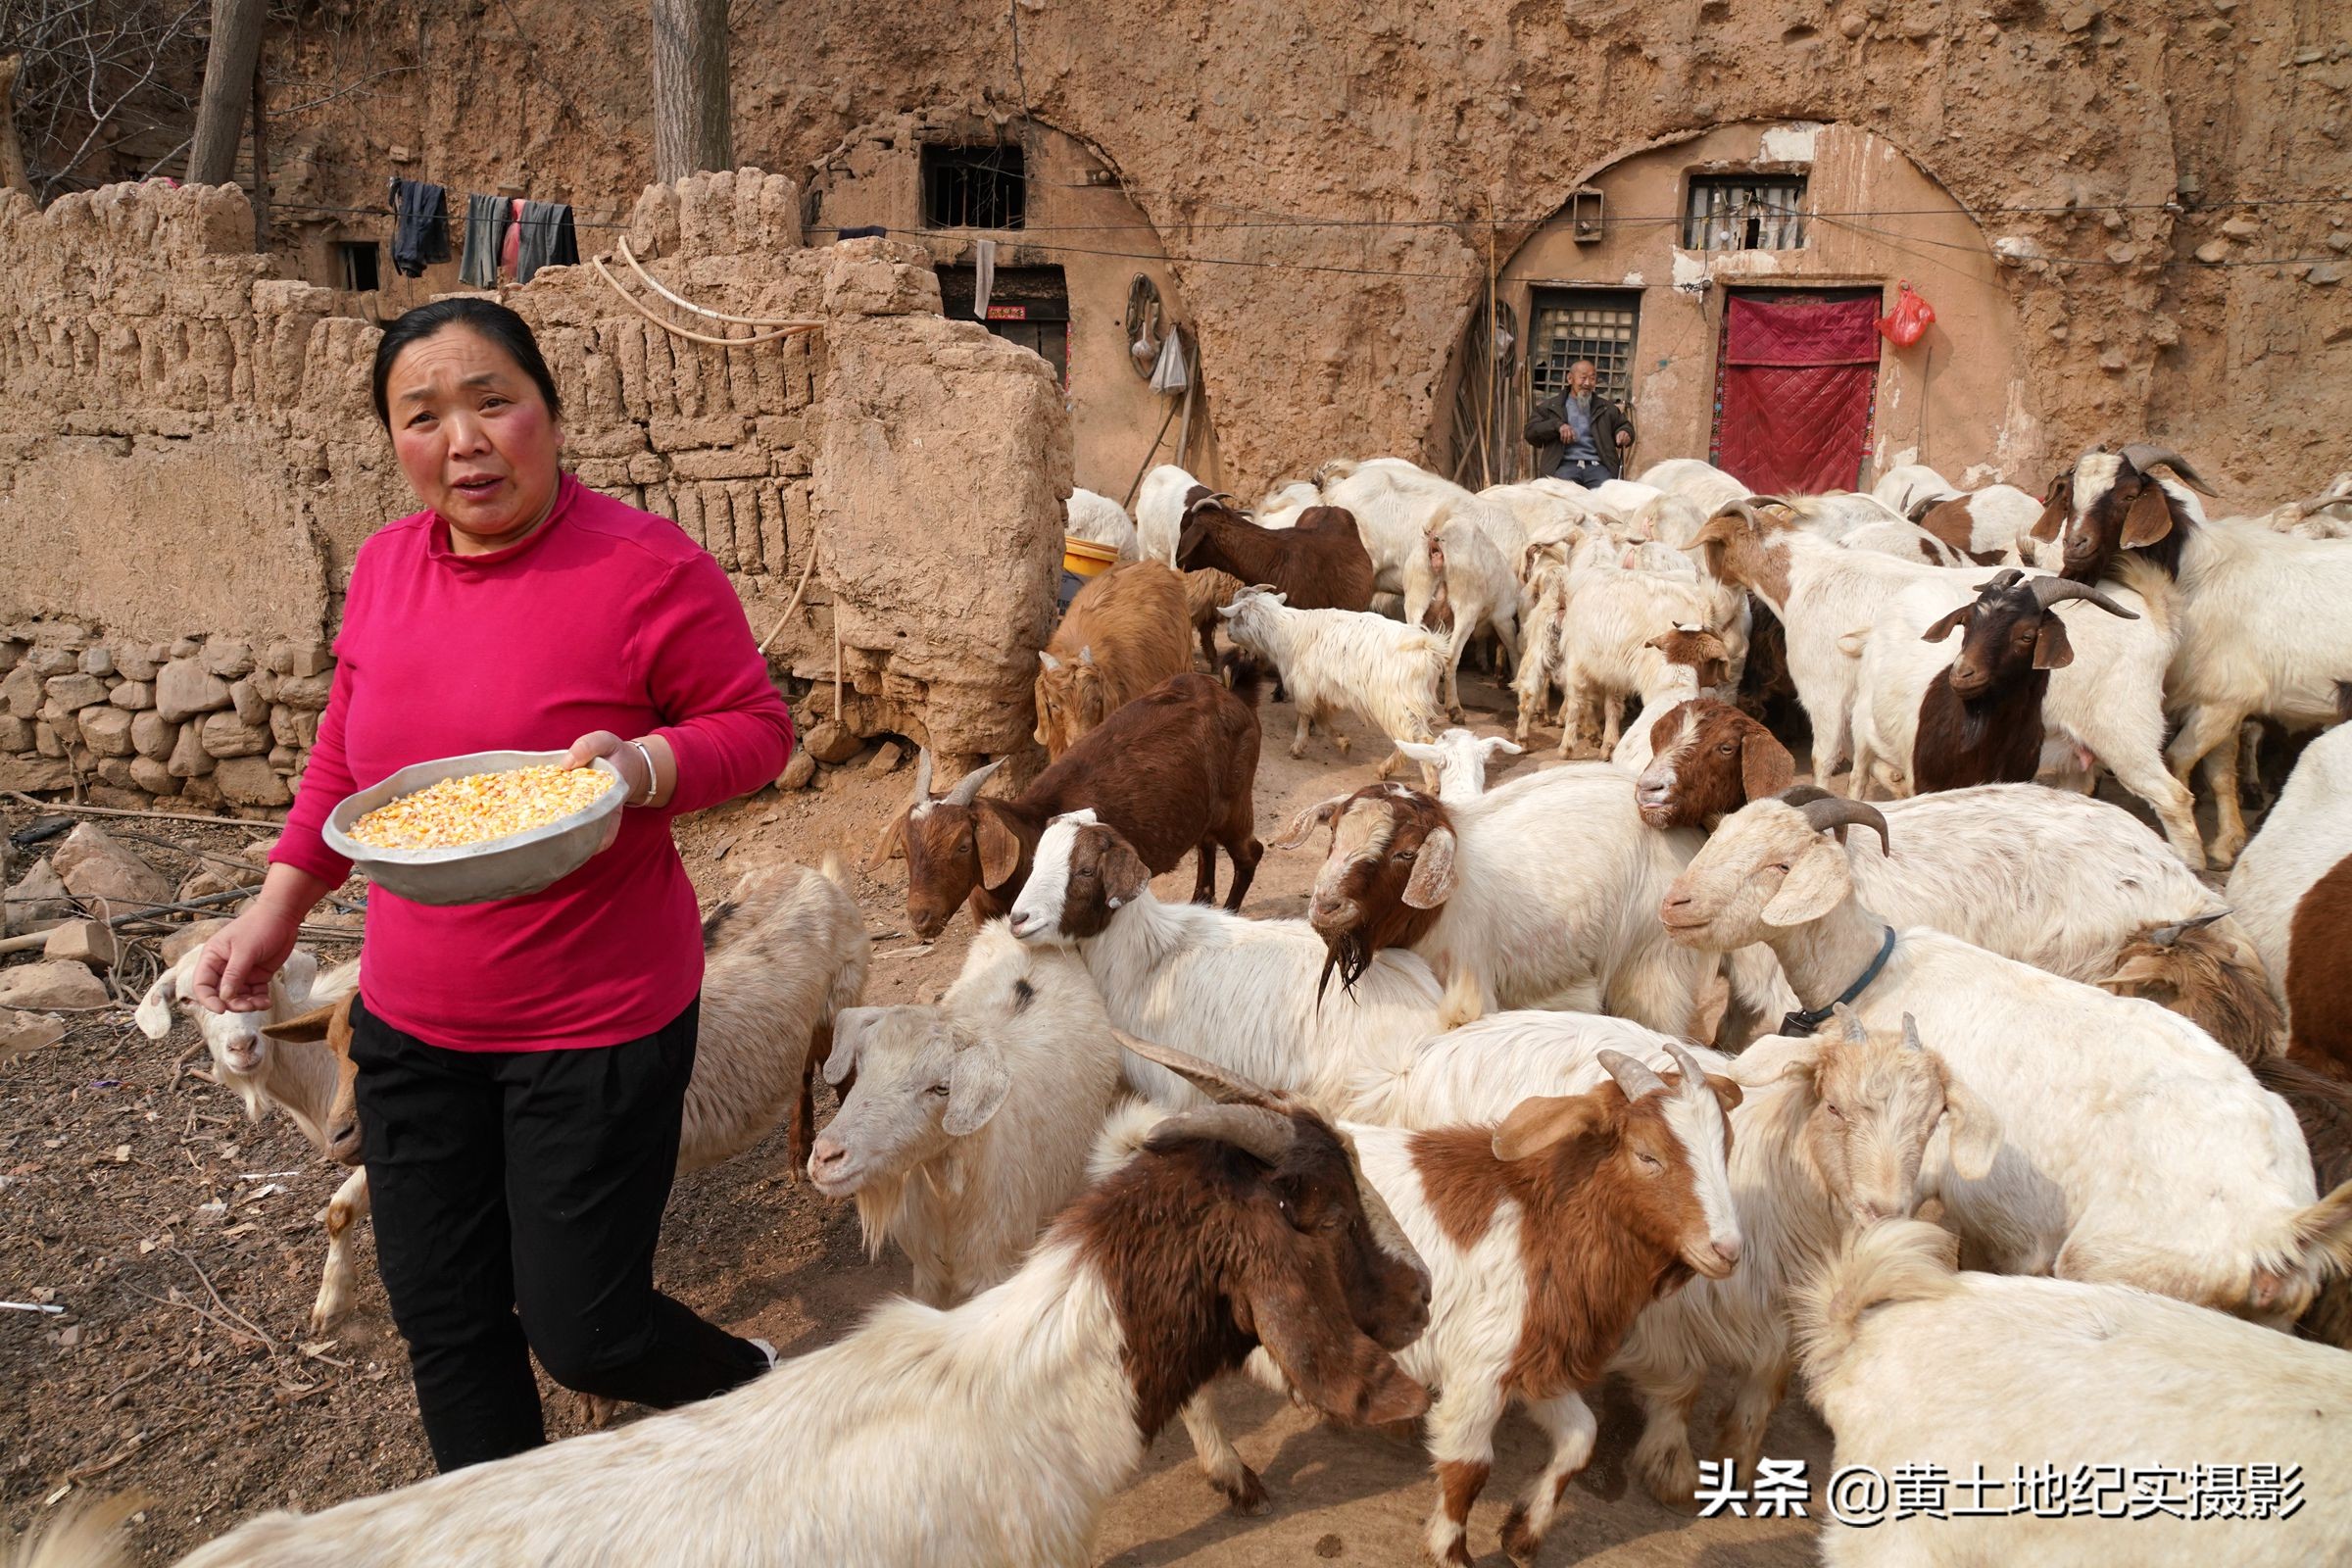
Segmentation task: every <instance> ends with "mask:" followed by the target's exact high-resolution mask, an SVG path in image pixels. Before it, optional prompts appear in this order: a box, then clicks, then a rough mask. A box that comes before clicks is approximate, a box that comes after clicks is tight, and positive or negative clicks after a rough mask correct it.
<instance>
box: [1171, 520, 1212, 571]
mask: <svg viewBox="0 0 2352 1568" xmlns="http://www.w3.org/2000/svg"><path fill="white" fill-rule="evenodd" d="M1207 534H1208V525H1207V524H1206V523H1201V522H1188V523H1186V524H1185V525H1184V532H1182V533H1181V534H1178V535H1177V536H1176V559H1177V560H1178V561H1179V562H1181V561H1183V560H1184V558H1185V557H1187V556H1189V555H1191V554H1192V553H1193V551H1194V550H1195V549H1197V548H1199V546H1200V544H1201V540H1202V539H1203V538H1205V537H1207Z"/></svg>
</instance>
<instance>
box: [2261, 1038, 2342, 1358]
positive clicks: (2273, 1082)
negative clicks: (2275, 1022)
mask: <svg viewBox="0 0 2352 1568" xmlns="http://www.w3.org/2000/svg"><path fill="white" fill-rule="evenodd" d="M2253 1066H2254V1081H2255V1082H2256V1083H2258V1084H2260V1085H2262V1087H2263V1088H2265V1089H2268V1090H2269V1091H2270V1092H2271V1093H2272V1094H2274V1095H2277V1096H2278V1098H2279V1099H2280V1100H2283V1101H2285V1102H2286V1108H2287V1109H2289V1110H2291V1111H2293V1112H2294V1113H2295V1122H2296V1124H2297V1125H2298V1126H2300V1127H2301V1128H2302V1129H2303V1142H2304V1144H2305V1146H2306V1147H2308V1148H2309V1149H2310V1150H2311V1173H2312V1177H2313V1179H2314V1183H2315V1185H2316V1186H2317V1188H2318V1190H2319V1191H2321V1192H2323V1193H2327V1192H2333V1191H2334V1190H2335V1189H2336V1188H2337V1187H2340V1186H2341V1185H2343V1184H2344V1183H2345V1182H2348V1181H2352V1084H2347V1083H2345V1082H2344V1081H2343V1080H2342V1079H2340V1078H2332V1077H2329V1076H2327V1074H2326V1073H2322V1072H2315V1071H2313V1070H2312V1069H2311V1068H2310V1067H2309V1066H2306V1065H2305V1064H2304V1063H2302V1062H2300V1061H2295V1060H2291V1059H2289V1058H2287V1057H2284V1056H2272V1057H2268V1058H2266V1059H2264V1060H2261V1061H2257V1062H2255V1063H2254V1064H2253ZM2295 1332H2296V1333H2298V1334H2300V1335H2302V1336H2303V1337H2304V1338H2305V1339H2308V1340H2318V1341H2319V1342H2320V1343H2321V1344H2323V1345H2332V1346H2334V1347H2335V1348H2338V1349H2342V1350H2352V1276H2348V1275H2343V1274H2338V1275H2337V1276H2335V1278H2333V1279H2331V1280H2328V1281H2327V1283H2326V1284H2324V1285H2322V1286H2321V1287H2320V1294H2319V1295H2318V1296H2317V1297H2315V1298H2313V1299H2312V1303H2311V1305H2310V1306H2308V1307H2306V1308H2304V1310H2303V1315H2302V1316H2301V1317H2299V1318H2297V1319H2296V1320H2295Z"/></svg>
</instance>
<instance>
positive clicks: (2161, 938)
mask: <svg viewBox="0 0 2352 1568" xmlns="http://www.w3.org/2000/svg"><path fill="white" fill-rule="evenodd" d="M2228 913H2229V910H2228V909H2216V910H2214V911H2213V912H2212V913H2211V914H2200V915H2196V916H2193V917H2192V918H2189V919H2186V920H2175V921H2174V922H2173V923H2172V924H2171V925H2160V926H2157V927H2155V928H2154V929H2152V930H2150V931H2149V932H2148V940H2149V941H2150V942H2152V943H2154V944H2155V945H2156V946H2157V947H2160V948H2169V947H2171V946H2172V945H2173V944H2174V943H2176V942H2178V941H2180V939H2181V937H2183V936H2185V935H2186V934H2188V933H2189V932H2191V931H2202V930H2203V929H2204V928H2205V927H2207V926H2209V925H2211V924H2213V922H2214V921H2216V920H2219V919H2220V918H2221V917H2222V916H2223V915H2225V914H2228ZM269 1032H270V1031H269V1030H267V1029H265V1030H263V1031H262V1033H264V1034H268V1033H269Z"/></svg>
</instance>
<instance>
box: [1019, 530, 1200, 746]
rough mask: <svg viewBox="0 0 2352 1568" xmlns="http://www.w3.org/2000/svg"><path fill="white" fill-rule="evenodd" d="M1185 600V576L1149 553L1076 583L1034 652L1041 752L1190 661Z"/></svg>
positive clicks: (1068, 740) (1067, 742)
mask: <svg viewBox="0 0 2352 1568" xmlns="http://www.w3.org/2000/svg"><path fill="white" fill-rule="evenodd" d="M1184 601H1185V593H1184V580H1183V579H1182V578H1180V577H1178V576H1177V575H1176V573H1175V572H1173V571H1171V570H1170V569H1169V568H1168V567H1166V566H1164V565H1162V564H1160V563H1158V562H1156V561H1128V562H1122V563H1120V564H1118V565H1115V566H1113V567H1111V568H1110V569H1109V570H1108V571H1105V572H1103V574H1102V575H1101V576H1099V577H1097V578H1095V580H1094V581H1092V582H1090V583H1088V584H1087V585H1086V586H1085V587H1083V588H1081V589H1079V590H1078V597H1077V598H1075V599H1073V600H1071V601H1070V608H1069V610H1068V611H1067V612H1065V613H1063V615H1062V617H1061V624H1060V625H1058V626H1056V627H1054V636H1053V638H1052V640H1051V641H1049V642H1048V643H1047V644H1046V646H1045V647H1044V648H1043V649H1041V650H1039V652H1038V656H1037V660H1038V664H1039V666H1040V667H1039V669H1038V672H1037V693H1036V696H1037V734H1036V739H1037V742H1038V744H1039V745H1041V746H1043V747H1044V748H1045V749H1046V755H1047V756H1048V757H1059V756H1061V754H1062V753H1064V752H1066V751H1068V750H1069V749H1070V747H1071V746H1072V745H1073V744H1074V743H1075V742H1076V741H1077V739H1078V737H1080V736H1081V735H1084V734H1085V733H1086V732H1087V731H1088V730H1091V729H1093V728H1094V727H1095V726H1096V725H1098V724H1100V723H1102V722H1103V719H1104V718H1106V717H1108V716H1109V715H1110V713H1111V712H1112V711H1114V710H1116V709H1117V708H1119V707H1120V706H1121V705H1123V704H1125V703H1127V702H1128V701H1130V700H1131V699H1133V698H1136V697H1139V696H1141V695H1142V694H1143V693H1145V692H1148V691H1150V690H1151V689H1152V687H1154V686H1156V685H1158V684H1159V683H1160V682H1161V681H1163V680H1165V679H1167V678H1168V677H1169V676H1170V675H1174V674H1179V673H1181V672H1182V671H1184V670H1188V669H1190V668H1192V664H1193V655H1192V643H1191V633H1190V626H1191V620H1190V617H1189V616H1188V615H1187V614H1186V613H1185V605H1184Z"/></svg>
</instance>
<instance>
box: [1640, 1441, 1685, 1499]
mask: <svg viewBox="0 0 2352 1568" xmlns="http://www.w3.org/2000/svg"><path fill="white" fill-rule="evenodd" d="M1634 1474H1635V1475H1636V1476H1638V1477H1639V1478H1640V1479H1641V1482H1642V1491H1644V1492H1646V1493H1648V1494H1649V1495H1650V1496H1652V1497H1654V1498H1655V1499H1657V1503H1658V1506H1660V1507H1661V1508H1671V1509H1673V1510H1674V1511H1675V1512H1676V1513H1687V1514H1695V1513H1697V1512H1698V1497H1697V1494H1698V1460H1697V1459H1695V1458H1693V1457H1692V1456H1691V1450H1690V1449H1688V1448H1678V1449H1676V1450H1674V1451H1673V1452H1671V1453H1664V1454H1657V1455H1650V1454H1644V1453H1640V1452H1637V1453H1635V1455H1634Z"/></svg>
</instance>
